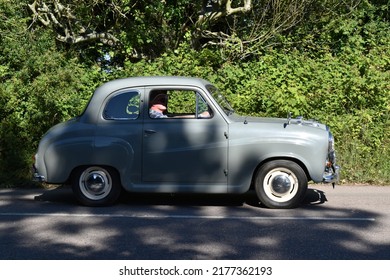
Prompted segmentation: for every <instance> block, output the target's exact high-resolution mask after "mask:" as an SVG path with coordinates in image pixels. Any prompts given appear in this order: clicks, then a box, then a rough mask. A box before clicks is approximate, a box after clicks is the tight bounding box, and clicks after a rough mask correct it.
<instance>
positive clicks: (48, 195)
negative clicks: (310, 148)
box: [34, 186, 327, 208]
mask: <svg viewBox="0 0 390 280" xmlns="http://www.w3.org/2000/svg"><path fill="white" fill-rule="evenodd" d="M34 199H35V200H36V201H46V202H53V203H61V204H78V202H77V201H76V199H75V197H74V196H73V193H72V190H71V188H69V187H64V186H61V187H58V188H55V189H51V190H45V191H43V193H42V194H40V195H36V196H35V197H34ZM325 202H327V199H326V196H325V193H324V192H323V191H320V190H317V189H312V188H309V189H308V190H307V193H306V197H305V199H304V201H303V203H302V204H303V205H316V204H323V203H325ZM119 203H120V204H130V205H176V206H180V205H181V206H243V205H245V204H246V205H249V206H252V207H260V208H265V207H264V206H263V205H261V203H260V202H259V200H258V199H257V196H256V193H255V192H254V191H249V192H247V193H245V194H155V193H128V192H125V191H124V192H123V193H122V195H121V198H120V201H119Z"/></svg>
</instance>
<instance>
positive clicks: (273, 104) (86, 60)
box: [0, 0, 390, 186]
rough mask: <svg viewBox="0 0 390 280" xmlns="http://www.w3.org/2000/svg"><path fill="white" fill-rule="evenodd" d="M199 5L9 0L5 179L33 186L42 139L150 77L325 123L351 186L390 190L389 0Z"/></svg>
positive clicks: (1, 167)
mask: <svg viewBox="0 0 390 280" xmlns="http://www.w3.org/2000/svg"><path fill="white" fill-rule="evenodd" d="M193 2H194V1H192V2H191V1H187V0H181V1H168V0H167V1H132V0H105V1H104V0H90V1H83V2H79V1H72V0H64V1H59V0H50V1H49V0H47V1H33V0H14V1H9V0H0V81H1V84H0V184H1V185H3V186H4V185H15V184H24V183H29V178H30V176H31V175H30V166H31V163H32V155H33V154H34V152H35V149H36V147H37V144H38V141H39V139H40V138H41V137H42V135H43V134H44V133H45V131H46V130H47V129H48V128H49V127H51V126H52V125H54V124H56V123H58V122H60V121H63V120H66V119H69V118H71V117H73V116H76V115H77V114H79V113H80V112H81V111H82V109H83V108H84V106H85V104H86V102H87V101H88V98H89V97H90V96H91V94H92V91H93V89H94V88H96V87H97V86H98V85H100V84H102V83H103V82H105V81H107V80H111V79H114V78H119V77H125V76H143V75H183V76H198V77H203V78H206V79H208V80H210V81H212V82H213V83H215V84H216V85H217V86H218V87H219V88H220V89H221V91H223V92H225V93H226V95H227V97H228V99H229V100H230V102H231V103H232V105H233V107H234V108H235V109H236V111H238V112H239V113H241V114H245V115H256V116H275V117H286V116H287V114H288V112H292V114H293V115H295V116H298V115H302V116H304V117H305V118H313V119H317V120H319V121H321V122H324V123H326V124H328V125H329V126H330V127H331V130H332V132H333V133H334V135H335V138H336V141H337V142H336V143H337V147H336V148H337V149H338V156H339V163H340V164H341V165H342V167H343V169H342V181H343V182H348V183H374V184H389V183H390V140H389V139H390V128H389V127H390V47H389V46H390V23H389V20H390V12H389V6H390V3H389V1H388V0H376V1H374V0H373V1H368V0H349V1H336V0H327V1H319V0H318V1H317V0H306V1H304V0H300V1H294V0H286V1H280V0H279V1H278V0H272V1H271V0H261V1H248V0H246V1H227V0H220V1H216V0H210V1H197V2H196V3H195V4H194V3H193ZM227 2H229V3H231V7H232V10H231V11H230V12H229V13H225V12H226V11H225V10H223V9H222V6H223V7H225V6H226V7H227V5H226V4H227ZM34 3H35V6H33V7H32V6H31V5H32V4H34ZM248 4H251V6H250V8H251V9H248V7H249V6H248ZM29 5H30V6H29ZM45 5H46V8H45V9H46V10H45V9H44V7H45ZM245 5H246V6H245ZM241 6H242V7H244V8H245V9H244V8H243V9H238V8H239V7H241ZM55 7H57V9H54V8H55ZM61 7H66V8H67V9H65V8H61ZM34 8H35V9H34ZM233 8H234V10H233ZM34 11H35V12H34ZM50 11H51V12H52V15H51V16H50ZM59 11H66V13H65V12H63V13H62V14H61V13H60V12H59ZM233 11H234V12H233ZM217 12H218V13H217ZM53 18H56V19H57V21H52V22H49V19H53ZM46 23H48V24H46ZM69 30H71V32H70V31H69ZM76 39H77V40H76Z"/></svg>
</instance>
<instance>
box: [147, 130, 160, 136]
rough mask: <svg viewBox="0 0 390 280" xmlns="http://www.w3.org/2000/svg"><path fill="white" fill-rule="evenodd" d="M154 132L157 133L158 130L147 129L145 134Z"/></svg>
mask: <svg viewBox="0 0 390 280" xmlns="http://www.w3.org/2000/svg"><path fill="white" fill-rule="evenodd" d="M154 133H157V131H155V130H153V129H146V130H145V135H150V134H154Z"/></svg>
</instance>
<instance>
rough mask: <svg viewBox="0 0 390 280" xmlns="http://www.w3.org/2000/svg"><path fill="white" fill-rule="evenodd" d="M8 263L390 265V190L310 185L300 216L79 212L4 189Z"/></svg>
mask: <svg viewBox="0 0 390 280" xmlns="http://www.w3.org/2000/svg"><path fill="white" fill-rule="evenodd" d="M0 259H1V260H35V259H39V260H49V259H51V260H68V259H72V260H82V259H89V260H103V259H104V260H124V259H127V260H135V259H137V260H140V259H143V260H172V259H185V260H194V259H196V260H210V259H217V260H226V259H230V260H232V259H233V260H244V259H249V260H328V259H331V260H374V259H375V260H377V259H379V260H389V259H390V186H386V187H384V186H336V188H335V189H333V188H332V186H331V185H313V186H310V188H309V191H308V195H307V198H306V201H305V203H304V204H303V205H302V206H301V207H300V208H297V209H292V210H271V209H266V208H264V207H262V206H261V205H259V204H258V203H257V201H256V199H255V198H254V194H252V193H249V194H246V195H242V196H231V195H196V196H189V195H150V194H149V195H146V194H126V195H124V196H123V197H122V199H121V201H120V202H119V203H118V204H117V205H115V206H111V207H102V208H88V207H83V206H80V205H78V204H77V202H76V201H75V199H74V197H73V195H72V193H71V191H70V190H69V189H67V188H57V189H51V190H44V189H38V188H37V189H2V190H0Z"/></svg>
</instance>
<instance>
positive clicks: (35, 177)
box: [31, 165, 46, 182]
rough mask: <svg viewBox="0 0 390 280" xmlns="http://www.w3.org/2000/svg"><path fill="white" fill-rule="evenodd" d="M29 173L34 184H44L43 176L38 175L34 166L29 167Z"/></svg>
mask: <svg viewBox="0 0 390 280" xmlns="http://www.w3.org/2000/svg"><path fill="white" fill-rule="evenodd" d="M31 173H32V179H33V181H34V182H45V180H46V178H45V176H43V175H40V174H39V172H38V169H37V168H36V167H35V165H33V166H32V167H31Z"/></svg>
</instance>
